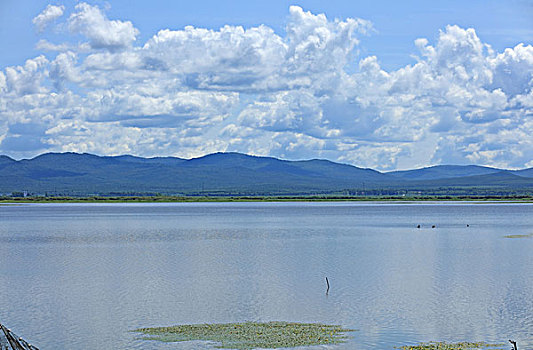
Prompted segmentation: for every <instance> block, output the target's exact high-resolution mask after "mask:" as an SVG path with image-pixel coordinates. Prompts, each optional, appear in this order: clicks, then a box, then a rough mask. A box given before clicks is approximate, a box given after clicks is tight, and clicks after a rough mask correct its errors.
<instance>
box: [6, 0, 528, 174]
mask: <svg viewBox="0 0 533 350" xmlns="http://www.w3.org/2000/svg"><path fill="white" fill-rule="evenodd" d="M532 45H533V1H526V0H510V1H505V2H503V1H492V0H484V1H481V0H471V1H464V0H462V1H455V0H453V1H446V2H430V1H414V0H411V1H409V0H407V1H402V2H398V1H385V0H376V1H353V0H352V1H340V0H330V1H315V0H302V1H300V2H293V1H285V0H271V1H251V0H248V1H242V0H237V1H227V0H217V1H215V0H196V1H194V2H191V1H172V0H151V1H131V0H129V1H128V0H120V1H119V0H117V1H86V2H83V1H72V0H69V1H53V2H50V1H42V0H34V1H20V0H0V154H4V155H8V156H10V157H12V158H15V159H22V158H31V157H34V156H36V155H39V154H42V153H45V152H80V153H83V152H87V153H92V154H98V155H120V154H132V155H137V156H143V157H154V156H176V157H181V158H193V157H199V156H203V155H205V154H209V153H214V152H241V153H247V154H252V155H259V156H273V157H278V158H282V159H290V160H299V159H313V158H321V159H329V160H332V161H336V162H342V163H347V164H352V165H355V166H359V167H370V168H373V169H377V170H401V169H410V168H418V167H424V166H431V165H437V164H460V165H461V164H477V165H485V166H493V167H500V168H512V169H519V168H526V167H533V46H532Z"/></svg>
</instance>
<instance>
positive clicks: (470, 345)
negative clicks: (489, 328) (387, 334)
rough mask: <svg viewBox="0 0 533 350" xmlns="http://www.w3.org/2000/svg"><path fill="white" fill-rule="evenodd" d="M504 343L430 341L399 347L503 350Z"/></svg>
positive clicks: (443, 349)
mask: <svg viewBox="0 0 533 350" xmlns="http://www.w3.org/2000/svg"><path fill="white" fill-rule="evenodd" d="M502 347H503V344H488V343H484V342H475V343H474V342H459V343H447V342H429V343H420V344H418V345H406V346H402V347H398V348H397V349H401V350H478V349H491V350H503V348H502Z"/></svg>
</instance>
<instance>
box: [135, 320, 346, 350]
mask: <svg viewBox="0 0 533 350" xmlns="http://www.w3.org/2000/svg"><path fill="white" fill-rule="evenodd" d="M133 332H138V333H143V334H144V335H145V337H144V338H143V339H146V340H159V341H163V342H181V341H191V340H202V341H212V342H216V343H218V345H217V346H216V347H217V348H221V349H255V348H270V349H272V348H288V347H297V346H311V345H324V344H338V343H342V342H344V341H345V340H346V338H347V337H346V335H345V333H346V332H353V330H350V329H344V328H342V327H341V326H336V325H326V324H319V323H292V322H266V323H260V322H244V323H225V324H194V325H178V326H171V327H155V328H140V329H136V330H134V331H133Z"/></svg>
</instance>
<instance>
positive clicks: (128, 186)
mask: <svg viewBox="0 0 533 350" xmlns="http://www.w3.org/2000/svg"><path fill="white" fill-rule="evenodd" d="M440 187H465V188H477V187H479V188H487V187H494V188H499V189H502V188H503V189H506V190H513V191H516V190H517V189H520V190H528V191H529V190H533V168H527V169H520V170H506V169H498V168H491V167H483V166H477V165H467V166H463V165H439V166H433V167H426V168H421V169H412V170H406V171H393V172H379V171H377V170H373V169H369V168H360V167H357V166H354V165H350V164H342V163H335V162H332V161H329V160H325V159H310V160H297V161H291V160H283V159H278V158H274V157H262V156H253V155H247V154H242V153H237V152H218V153H213V154H208V155H205V156H202V157H198V158H192V159H183V158H177V157H152V158H143V157H137V156H132V155H119V156H98V155H94V154H90V153H73V152H67V153H44V154H41V155H38V156H36V157H34V158H31V159H21V160H14V159H12V158H10V157H7V156H0V193H4V194H6V193H12V192H18V191H29V192H31V193H39V194H42V193H67V194H72V195H90V194H108V193H155V192H157V193H165V194H183V195H191V194H192V195H194V194H201V193H204V194H205V193H207V194H250V195H269V194H316V193H337V192H342V191H345V192H346V191H348V192H349V193H351V192H354V193H357V192H358V191H360V192H364V191H378V190H381V191H382V192H383V191H398V190H408V189H417V188H418V189H434V188H440ZM350 191H351V192H350Z"/></svg>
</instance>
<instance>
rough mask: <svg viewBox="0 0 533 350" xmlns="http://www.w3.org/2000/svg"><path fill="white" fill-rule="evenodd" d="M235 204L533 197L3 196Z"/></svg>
mask: <svg viewBox="0 0 533 350" xmlns="http://www.w3.org/2000/svg"><path fill="white" fill-rule="evenodd" d="M209 202H220V203H231V202H251V203H260V202H498V203H505V202H509V203H533V196H416V197H404V196H358V197H354V196H220V197H219V196H87V197H67V196H65V197H60V196H58V197H0V205H2V204H17V203H209Z"/></svg>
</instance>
